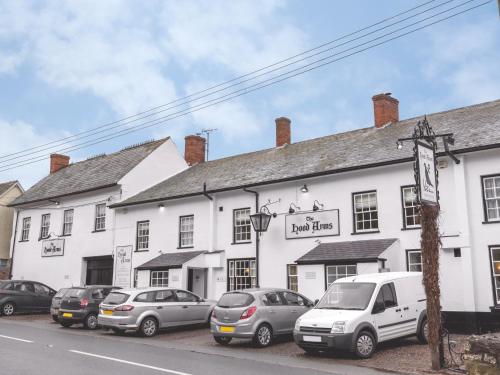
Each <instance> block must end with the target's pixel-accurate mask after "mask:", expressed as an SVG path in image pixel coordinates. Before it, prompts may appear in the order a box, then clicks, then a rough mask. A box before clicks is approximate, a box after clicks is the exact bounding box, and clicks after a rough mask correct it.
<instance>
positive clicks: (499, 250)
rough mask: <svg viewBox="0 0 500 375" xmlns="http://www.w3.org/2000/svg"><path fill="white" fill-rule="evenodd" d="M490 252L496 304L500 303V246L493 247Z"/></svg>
mask: <svg viewBox="0 0 500 375" xmlns="http://www.w3.org/2000/svg"><path fill="white" fill-rule="evenodd" d="M490 252H491V276H492V278H493V289H494V297H495V305H500V246H498V247H491V248H490Z"/></svg>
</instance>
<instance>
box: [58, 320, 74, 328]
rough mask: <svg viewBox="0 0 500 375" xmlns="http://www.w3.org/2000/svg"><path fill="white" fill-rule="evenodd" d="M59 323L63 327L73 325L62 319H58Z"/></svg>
mask: <svg viewBox="0 0 500 375" xmlns="http://www.w3.org/2000/svg"><path fill="white" fill-rule="evenodd" d="M59 324H60V325H62V326H63V327H64V328H69V327H71V326H72V325H73V323H72V322H66V321H64V320H63V321H60V322H59Z"/></svg>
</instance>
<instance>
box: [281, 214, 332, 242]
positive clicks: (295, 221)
mask: <svg viewBox="0 0 500 375" xmlns="http://www.w3.org/2000/svg"><path fill="white" fill-rule="evenodd" d="M285 227H286V228H285V236H286V239H295V238H308V237H324V236H338V235H339V234H340V227H339V210H324V211H312V212H303V213H297V214H290V215H286V216H285Z"/></svg>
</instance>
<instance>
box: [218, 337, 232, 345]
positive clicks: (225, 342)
mask: <svg viewBox="0 0 500 375" xmlns="http://www.w3.org/2000/svg"><path fill="white" fill-rule="evenodd" d="M214 340H215V342H217V344H221V345H229V343H230V342H231V340H232V337H226V336H214Z"/></svg>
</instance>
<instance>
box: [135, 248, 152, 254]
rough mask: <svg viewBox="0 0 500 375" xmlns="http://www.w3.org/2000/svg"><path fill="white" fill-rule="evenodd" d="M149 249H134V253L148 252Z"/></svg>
mask: <svg viewBox="0 0 500 375" xmlns="http://www.w3.org/2000/svg"><path fill="white" fill-rule="evenodd" d="M148 251H149V249H141V250H134V253H147V252H148Z"/></svg>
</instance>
